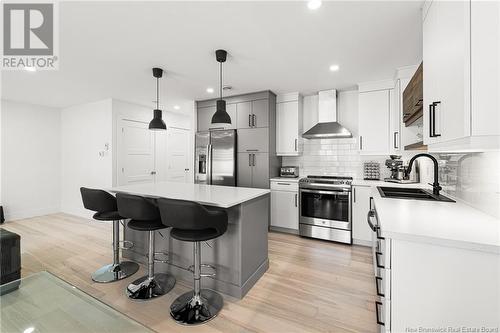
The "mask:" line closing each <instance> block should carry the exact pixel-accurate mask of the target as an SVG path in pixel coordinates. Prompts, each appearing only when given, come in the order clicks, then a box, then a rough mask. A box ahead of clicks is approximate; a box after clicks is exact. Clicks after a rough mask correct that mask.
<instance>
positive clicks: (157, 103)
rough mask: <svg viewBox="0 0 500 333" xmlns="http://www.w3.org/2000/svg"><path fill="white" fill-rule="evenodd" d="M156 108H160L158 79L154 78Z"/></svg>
mask: <svg viewBox="0 0 500 333" xmlns="http://www.w3.org/2000/svg"><path fill="white" fill-rule="evenodd" d="M156 109H157V110H159V109H160V79H159V78H156Z"/></svg>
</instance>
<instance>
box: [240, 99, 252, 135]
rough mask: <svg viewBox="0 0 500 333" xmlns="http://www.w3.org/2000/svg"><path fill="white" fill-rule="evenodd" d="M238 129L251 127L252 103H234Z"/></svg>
mask: <svg viewBox="0 0 500 333" xmlns="http://www.w3.org/2000/svg"><path fill="white" fill-rule="evenodd" d="M236 114H237V115H238V129H240V128H250V127H252V102H242V103H236Z"/></svg>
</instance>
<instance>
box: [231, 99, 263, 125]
mask: <svg viewBox="0 0 500 333" xmlns="http://www.w3.org/2000/svg"><path fill="white" fill-rule="evenodd" d="M236 112H237V114H238V129H246V128H262V127H269V100H268V99H259V100H256V101H248V102H241V103H237V104H236Z"/></svg>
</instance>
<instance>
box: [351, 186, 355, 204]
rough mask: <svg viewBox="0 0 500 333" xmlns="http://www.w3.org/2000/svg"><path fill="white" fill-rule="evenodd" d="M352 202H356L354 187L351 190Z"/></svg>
mask: <svg viewBox="0 0 500 333" xmlns="http://www.w3.org/2000/svg"><path fill="white" fill-rule="evenodd" d="M352 201H353V202H356V188H355V187H353V188H352Z"/></svg>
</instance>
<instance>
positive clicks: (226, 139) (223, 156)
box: [195, 130, 236, 186]
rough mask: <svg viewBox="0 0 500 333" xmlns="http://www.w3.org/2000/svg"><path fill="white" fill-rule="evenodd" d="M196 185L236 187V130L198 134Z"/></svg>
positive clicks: (196, 145)
mask: <svg viewBox="0 0 500 333" xmlns="http://www.w3.org/2000/svg"><path fill="white" fill-rule="evenodd" d="M195 163H196V165H195V168H196V173H195V183H197V184H208V185H224V186H236V130H218V131H210V132H198V133H196V139H195Z"/></svg>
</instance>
